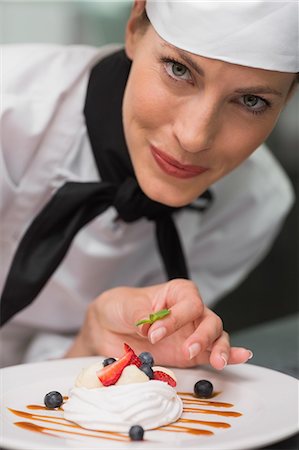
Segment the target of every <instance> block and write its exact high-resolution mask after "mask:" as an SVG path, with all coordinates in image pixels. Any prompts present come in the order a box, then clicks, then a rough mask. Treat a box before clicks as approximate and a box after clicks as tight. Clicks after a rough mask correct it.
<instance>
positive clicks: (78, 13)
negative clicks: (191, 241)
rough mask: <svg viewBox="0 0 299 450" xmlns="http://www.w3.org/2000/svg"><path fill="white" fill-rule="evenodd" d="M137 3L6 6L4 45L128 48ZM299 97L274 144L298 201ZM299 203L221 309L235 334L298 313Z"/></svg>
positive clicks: (1, 28)
mask: <svg viewBox="0 0 299 450" xmlns="http://www.w3.org/2000/svg"><path fill="white" fill-rule="evenodd" d="M131 3H132V2H131V1H129V0H123V1H112V0H110V1H106V2H105V1H93V2H91V1H84V0H81V1H45V0H39V1H25V0H19V1H13V0H2V1H1V0H0V39H1V43H14V42H18V43H20V42H21V43H27V42H49V43H59V44H84V45H94V46H101V45H103V44H106V43H109V42H123V39H124V29H125V22H126V19H127V17H128V15H129V11H130V6H131ZM298 99H299V95H298V93H297V94H296V95H295V97H294V98H293V99H292V100H291V101H290V103H289V105H288V107H287V109H286V110H285V111H284V112H283V114H282V115H281V117H280V120H279V122H278V124H277V126H276V128H275V130H274V131H273V133H272V135H271V136H270V138H269V140H268V143H269V146H270V148H271V149H272V151H273V153H274V155H275V156H276V157H277V158H278V160H279V161H280V163H281V164H282V166H283V167H284V168H285V170H286V172H287V173H288V175H289V177H290V179H291V182H292V183H293V186H294V189H295V191H296V195H297V197H298V172H299V134H298V125H299V120H298V119H299V111H298V104H299V101H298ZM298 237H299V236H298V201H296V204H295V205H294V207H293V209H292V211H291V212H290V214H289V216H288V218H287V221H286V223H285V225H284V228H283V229H282V231H281V233H280V235H279V237H278V239H277V241H276V243H275V245H274V247H273V248H272V250H271V252H270V254H268V256H267V257H266V258H265V259H264V261H263V262H262V263H261V264H260V265H259V266H258V267H257V268H256V269H255V270H254V272H252V274H251V275H250V276H249V277H248V279H247V280H245V281H244V282H243V283H242V285H241V286H239V287H238V288H237V289H236V290H235V291H234V292H233V293H231V294H229V295H228V296H227V297H225V298H224V299H223V300H222V301H221V302H219V303H218V305H217V306H216V311H217V313H218V314H219V315H220V316H221V317H222V318H223V321H224V325H225V328H226V329H227V330H228V331H230V332H232V331H238V330H241V329H243V328H246V327H250V326H252V325H255V324H258V323H261V322H267V321H271V320H272V319H278V318H283V317H287V316H289V315H291V314H293V313H295V312H297V311H298V279H299V277H298V275H299V273H298V272H299V271H298V260H299V258H298V256H299V255H298V242H299V238H298Z"/></svg>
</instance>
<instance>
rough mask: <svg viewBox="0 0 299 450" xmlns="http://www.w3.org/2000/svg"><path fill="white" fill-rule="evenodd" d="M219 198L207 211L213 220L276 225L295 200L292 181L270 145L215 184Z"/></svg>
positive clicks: (213, 187) (209, 218)
mask: <svg viewBox="0 0 299 450" xmlns="http://www.w3.org/2000/svg"><path fill="white" fill-rule="evenodd" d="M211 190H212V191H213V194H214V197H215V201H214V203H213V205H212V207H211V209H210V210H209V211H208V212H207V214H205V215H204V216H206V220H208V221H209V222H213V223H215V224H216V223H222V224H224V223H227V224H230V227H231V228H234V224H235V226H236V227H237V228H240V224H242V223H243V224H244V226H245V227H247V226H248V227H250V228H251V230H254V229H255V228H257V229H259V230H260V229H262V228H267V227H268V228H269V229H270V228H272V227H273V228H275V227H276V226H277V225H279V224H280V223H281V221H282V220H283V219H284V217H285V216H286V214H287V213H288V212H289V210H290V208H291V206H292V205H293V202H294V191H293V188H292V185H291V182H290V180H289V178H288V176H287V175H286V173H285V171H284V169H283V168H282V167H281V165H280V163H279V162H278V161H277V160H276V158H275V157H274V156H273V154H272V153H271V152H270V150H269V149H268V148H267V146H266V145H262V146H261V147H259V148H258V149H257V150H256V152H255V153H253V154H252V155H251V156H250V158H248V159H247V160H246V161H244V163H243V164H241V165H240V166H239V167H238V168H236V169H235V170H234V171H232V172H231V173H230V174H228V175H227V176H225V177H224V178H223V179H222V180H220V181H218V182H217V183H215V184H214V185H213V186H212V187H211Z"/></svg>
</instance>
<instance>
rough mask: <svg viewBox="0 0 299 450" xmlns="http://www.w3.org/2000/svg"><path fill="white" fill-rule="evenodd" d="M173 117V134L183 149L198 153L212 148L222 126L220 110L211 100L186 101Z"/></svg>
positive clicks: (195, 99)
mask: <svg viewBox="0 0 299 450" xmlns="http://www.w3.org/2000/svg"><path fill="white" fill-rule="evenodd" d="M173 117H174V121H173V133H174V136H175V139H176V140H177V141H178V143H179V145H180V147H181V148H182V149H184V150H185V151H186V152H190V153H197V152H201V151H204V150H208V149H209V148H211V146H212V144H213V142H214V139H215V136H216V134H217V133H218V132H219V126H220V124H219V112H218V108H217V106H216V105H215V103H214V104H213V102H211V101H210V100H209V98H205V99H204V98H198V97H195V98H194V99H188V100H186V101H184V103H182V104H181V105H179V107H178V108H177V109H176V110H175V112H174V116H173Z"/></svg>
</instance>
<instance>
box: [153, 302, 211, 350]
mask: <svg viewBox="0 0 299 450" xmlns="http://www.w3.org/2000/svg"><path fill="white" fill-rule="evenodd" d="M202 313H203V304H202V301H201V299H200V297H199V296H194V297H193V298H188V299H187V300H184V301H181V302H178V303H176V304H175V305H173V306H172V307H171V308H170V314H169V315H168V316H166V317H164V318H163V319H162V320H158V321H156V322H155V323H154V324H153V325H152V326H151V327H150V329H149V334H148V336H149V340H150V342H151V344H155V343H157V342H158V341H160V340H161V339H162V338H164V337H166V336H170V335H171V334H173V333H175V332H176V331H178V330H179V329H180V328H182V327H184V326H185V325H187V324H191V325H192V327H193V322H194V321H196V320H200V317H201V315H202Z"/></svg>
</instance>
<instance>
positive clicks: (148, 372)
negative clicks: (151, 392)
mask: <svg viewBox="0 0 299 450" xmlns="http://www.w3.org/2000/svg"><path fill="white" fill-rule="evenodd" d="M139 369H140V370H142V372H144V373H145V375H147V376H148V377H149V379H150V380H152V379H153V378H154V371H153V369H152V368H151V366H149V365H148V364H142V365H141V366H140V367H139Z"/></svg>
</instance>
